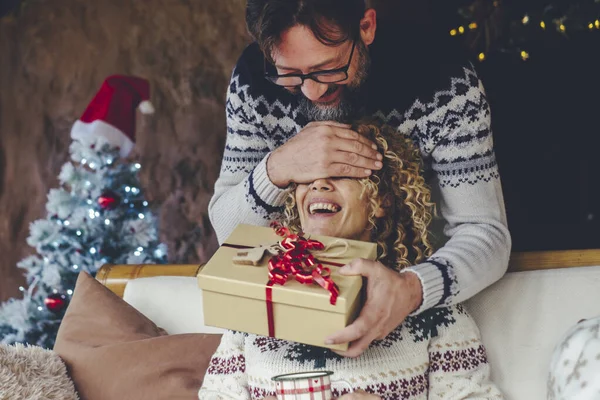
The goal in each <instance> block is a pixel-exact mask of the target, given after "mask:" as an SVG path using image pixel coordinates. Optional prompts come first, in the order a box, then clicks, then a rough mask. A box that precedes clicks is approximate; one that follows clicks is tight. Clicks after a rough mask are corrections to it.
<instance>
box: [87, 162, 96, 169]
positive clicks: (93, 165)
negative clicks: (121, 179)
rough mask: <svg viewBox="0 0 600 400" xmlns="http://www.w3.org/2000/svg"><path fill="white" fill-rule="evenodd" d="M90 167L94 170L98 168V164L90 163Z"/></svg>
mask: <svg viewBox="0 0 600 400" xmlns="http://www.w3.org/2000/svg"><path fill="white" fill-rule="evenodd" d="M88 166H89V167H90V168H91V169H94V168H96V164H94V163H93V162H91V163H89V165H88Z"/></svg>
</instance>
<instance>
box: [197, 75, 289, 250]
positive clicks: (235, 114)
mask: <svg viewBox="0 0 600 400" xmlns="http://www.w3.org/2000/svg"><path fill="white" fill-rule="evenodd" d="M242 74H243V68H242V67H240V66H239V65H238V66H237V67H236V69H235V70H234V71H233V76H232V78H231V82H230V85H229V88H228V91H227V103H226V116H227V140H226V143H225V151H224V154H223V161H222V164H221V172H220V174H219V178H218V179H217V181H216V183H215V188H214V195H213V197H212V198H211V200H210V204H209V206H208V211H209V216H210V220H211V223H212V226H213V227H214V228H215V232H216V234H217V239H218V241H219V243H223V241H225V239H227V237H228V236H229V234H230V233H231V232H232V231H233V229H234V228H235V227H236V226H237V225H238V224H239V223H246V224H251V225H259V226H264V225H267V224H268V222H270V221H271V220H273V219H275V218H276V217H277V216H278V214H279V213H280V212H281V211H282V209H283V208H282V206H283V204H284V202H285V199H286V197H287V194H288V192H289V191H287V190H285V189H280V188H279V187H277V186H275V185H274V184H273V183H272V182H271V181H270V179H269V177H268V175H267V168H266V166H267V159H268V157H269V155H270V154H271V153H270V152H271V150H272V149H270V148H269V143H268V142H267V140H266V138H265V136H264V132H263V130H262V129H261V128H260V125H261V124H260V123H259V122H258V121H257V117H256V114H255V109H256V108H257V107H258V103H257V102H259V101H260V99H254V98H253V97H251V96H249V95H248V85H247V84H246V85H245V84H242V83H241V76H242Z"/></svg>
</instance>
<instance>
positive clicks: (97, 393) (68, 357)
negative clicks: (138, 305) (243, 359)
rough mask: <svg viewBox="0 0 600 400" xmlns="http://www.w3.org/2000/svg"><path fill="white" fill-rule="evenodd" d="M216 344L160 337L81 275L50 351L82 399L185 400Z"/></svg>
mask: <svg viewBox="0 0 600 400" xmlns="http://www.w3.org/2000/svg"><path fill="white" fill-rule="evenodd" d="M220 340H221V335H206V334H184V335H172V336H167V335H164V334H163V332H162V331H161V330H160V329H159V328H158V327H157V326H156V325H155V324H154V323H153V322H152V321H150V320H149V319H148V318H146V317H145V316H143V315H142V314H141V313H139V312H138V311H137V310H135V309H134V308H133V307H131V306H130V305H129V304H127V303H126V302H125V301H123V300H122V299H121V298H119V297H118V296H116V295H115V294H114V293H112V292H111V291H110V290H108V289H107V288H105V287H104V286H102V285H101V284H100V283H99V282H97V281H96V280H95V279H94V278H92V277H91V276H90V275H88V274H87V273H84V272H82V273H81V274H80V275H79V278H78V280H77V284H76V286H75V290H74V293H73V297H72V299H71V303H70V304H69V308H68V309H67V312H66V315H65V317H64V319H63V321H62V324H61V326H60V329H59V331H58V336H57V339H56V344H55V346H54V351H55V352H56V353H58V354H59V355H60V356H61V358H62V359H63V360H64V362H65V364H66V365H67V368H68V371H69V374H70V375H71V378H72V379H73V381H74V383H75V387H76V389H77V391H78V392H79V395H80V396H81V397H82V398H83V399H85V400H96V399H98V400H113V399H114V400H117V399H118V400H122V399H128V400H136V399H140V400H142V399H144V400H149V399H190V400H191V399H196V398H197V393H198V389H199V388H200V386H201V385H202V379H203V377H204V373H205V372H206V368H207V367H208V363H209V361H210V358H211V356H212V354H213V353H214V352H215V350H216V348H217V346H218V345H219V342H220Z"/></svg>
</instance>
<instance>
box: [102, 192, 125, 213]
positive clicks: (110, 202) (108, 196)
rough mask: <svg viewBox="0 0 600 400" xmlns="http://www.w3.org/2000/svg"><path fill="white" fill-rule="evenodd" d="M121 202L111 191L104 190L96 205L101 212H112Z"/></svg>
mask: <svg viewBox="0 0 600 400" xmlns="http://www.w3.org/2000/svg"><path fill="white" fill-rule="evenodd" d="M120 202H121V197H120V196H119V195H118V194H116V193H115V192H113V191H112V190H105V191H104V192H102V194H101V195H100V197H98V205H99V206H100V208H102V209H103V210H114V209H115V208H116V207H117V206H118V205H119V203H120Z"/></svg>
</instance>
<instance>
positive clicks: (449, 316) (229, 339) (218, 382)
mask: <svg viewBox="0 0 600 400" xmlns="http://www.w3.org/2000/svg"><path fill="white" fill-rule="evenodd" d="M314 370H329V371H333V372H334V374H333V375H332V380H344V381H346V382H348V383H350V385H351V386H352V388H353V390H357V389H363V390H365V391H367V392H369V393H372V394H376V395H378V396H379V397H381V398H382V399H384V400H400V399H403V400H404V399H410V400H419V399H430V400H436V399H444V400H458V399H478V400H484V399H502V398H503V396H502V394H501V393H500V391H499V390H498V388H497V387H496V386H495V385H494V384H493V383H492V382H491V381H490V377H489V375H490V371H489V364H488V362H487V358H486V352H485V349H484V347H483V345H482V344H481V341H480V337H479V331H478V329H477V327H476V326H475V323H474V322H473V320H472V319H471V317H470V316H469V315H468V314H467V313H466V311H465V310H464V309H463V308H462V306H461V305H458V306H453V307H450V308H447V307H439V308H434V309H431V310H428V311H425V312H423V313H421V314H420V315H418V316H412V317H408V318H407V319H406V320H405V321H404V323H403V324H402V325H400V326H399V327H398V328H397V329H396V330H394V331H393V332H392V333H390V334H389V335H388V336H387V337H386V338H385V339H383V340H380V341H376V342H373V343H371V345H370V347H369V348H368V349H367V350H366V351H365V352H364V353H363V354H362V355H361V356H359V357H358V358H343V357H340V356H338V355H336V354H335V353H333V352H331V351H330V350H328V349H324V348H319V347H313V346H307V345H303V344H299V343H295V342H288V341H284V340H279V339H274V338H269V337H264V336H257V335H252V334H246V333H240V332H233V331H227V332H226V333H225V334H224V335H223V338H222V340H221V344H220V345H219V348H218V349H217V351H216V352H215V354H214V355H213V357H212V359H211V361H210V364H209V366H208V369H207V372H206V375H205V377H204V382H203V385H202V388H201V389H200V392H199V399H200V400H217V399H219V400H220V399H225V400H230V399H239V400H247V399H248V400H249V399H252V400H256V399H262V398H263V397H265V396H273V395H275V382H273V381H272V380H271V377H273V376H276V375H280V374H285V373H290V372H304V371H314ZM332 389H333V396H334V398H337V397H339V396H341V395H343V394H345V393H347V391H348V390H347V389H345V388H344V387H343V386H338V385H333V387H332Z"/></svg>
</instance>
